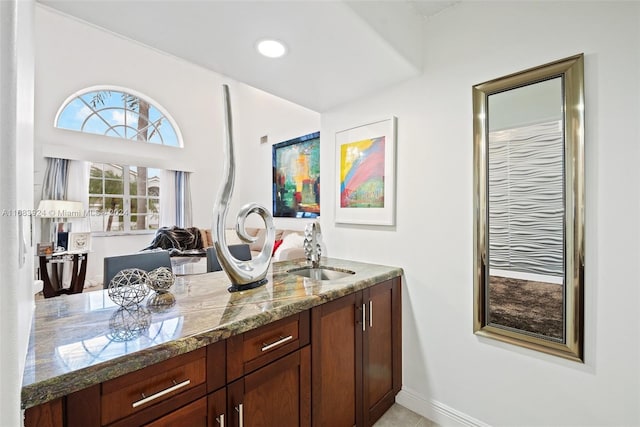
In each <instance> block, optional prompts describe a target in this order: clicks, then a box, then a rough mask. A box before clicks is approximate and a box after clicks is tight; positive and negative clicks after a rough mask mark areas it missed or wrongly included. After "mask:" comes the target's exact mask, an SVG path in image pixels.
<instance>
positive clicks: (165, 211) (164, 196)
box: [160, 169, 177, 227]
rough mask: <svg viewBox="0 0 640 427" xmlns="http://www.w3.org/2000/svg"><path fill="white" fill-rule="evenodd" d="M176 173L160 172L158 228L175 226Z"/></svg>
mask: <svg viewBox="0 0 640 427" xmlns="http://www.w3.org/2000/svg"><path fill="white" fill-rule="evenodd" d="M176 206H177V202H176V173H175V171H170V170H164V169H163V170H161V171H160V227H173V226H174V225H177V218H176Z"/></svg>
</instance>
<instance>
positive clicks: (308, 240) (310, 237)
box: [304, 221, 322, 268]
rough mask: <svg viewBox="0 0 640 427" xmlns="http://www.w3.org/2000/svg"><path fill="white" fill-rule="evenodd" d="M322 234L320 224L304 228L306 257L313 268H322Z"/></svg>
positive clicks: (315, 223) (314, 223)
mask: <svg viewBox="0 0 640 427" xmlns="http://www.w3.org/2000/svg"><path fill="white" fill-rule="evenodd" d="M321 242H322V232H321V231H320V223H319V222H318V221H314V222H312V223H309V224H307V226H306V227H305V228H304V255H305V257H306V258H307V260H308V261H311V268H318V267H320V256H322V247H321V245H320V243H321Z"/></svg>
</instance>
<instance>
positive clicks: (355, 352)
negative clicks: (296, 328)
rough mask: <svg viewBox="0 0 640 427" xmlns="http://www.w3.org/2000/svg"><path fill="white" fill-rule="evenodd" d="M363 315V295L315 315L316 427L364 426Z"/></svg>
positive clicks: (324, 307)
mask: <svg viewBox="0 0 640 427" xmlns="http://www.w3.org/2000/svg"><path fill="white" fill-rule="evenodd" d="M363 315H364V312H363V311H362V293H361V292H356V293H354V294H351V295H347V296H345V297H342V298H339V299H337V300H334V301H331V302H328V303H326V304H322V305H319V306H317V307H314V308H313V309H312V311H311V325H312V332H311V337H312V343H311V348H312V351H313V357H312V387H313V394H312V398H313V406H312V407H313V425H314V426H317V427H324V426H336V427H347V426H353V425H362V386H361V383H362V328H363V321H362V318H363ZM357 408H360V409H359V410H357Z"/></svg>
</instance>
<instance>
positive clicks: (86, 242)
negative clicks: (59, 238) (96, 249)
mask: <svg viewBox="0 0 640 427" xmlns="http://www.w3.org/2000/svg"><path fill="white" fill-rule="evenodd" d="M90 249H91V233H89V232H86V233H69V246H68V248H67V250H68V251H69V252H88V251H89V250H90Z"/></svg>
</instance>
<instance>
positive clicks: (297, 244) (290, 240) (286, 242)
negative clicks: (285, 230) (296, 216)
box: [273, 233, 304, 261]
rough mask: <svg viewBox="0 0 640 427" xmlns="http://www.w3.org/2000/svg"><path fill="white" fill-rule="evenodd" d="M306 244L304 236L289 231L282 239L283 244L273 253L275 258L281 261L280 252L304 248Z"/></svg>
mask: <svg viewBox="0 0 640 427" xmlns="http://www.w3.org/2000/svg"><path fill="white" fill-rule="evenodd" d="M303 245H304V236H303V235H302V234H298V233H289V234H287V235H286V236H284V238H283V239H282V244H281V245H280V246H279V247H278V250H277V251H275V252H274V254H273V260H274V261H279V260H280V258H279V256H280V255H279V254H280V253H282V252H283V251H284V250H285V249H291V248H302V247H303Z"/></svg>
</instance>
